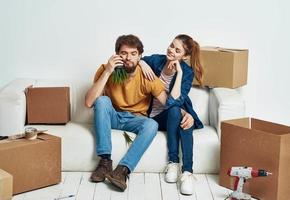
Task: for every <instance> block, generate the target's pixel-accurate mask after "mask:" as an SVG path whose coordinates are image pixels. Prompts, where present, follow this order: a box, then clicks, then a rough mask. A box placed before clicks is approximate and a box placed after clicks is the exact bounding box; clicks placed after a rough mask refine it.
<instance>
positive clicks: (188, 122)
mask: <svg viewBox="0 0 290 200" xmlns="http://www.w3.org/2000/svg"><path fill="white" fill-rule="evenodd" d="M181 114H182V120H181V122H180V127H181V128H183V129H184V130H187V129H189V128H191V127H192V126H193V124H194V119H193V117H192V116H191V114H189V113H188V112H186V111H184V110H183V109H181Z"/></svg>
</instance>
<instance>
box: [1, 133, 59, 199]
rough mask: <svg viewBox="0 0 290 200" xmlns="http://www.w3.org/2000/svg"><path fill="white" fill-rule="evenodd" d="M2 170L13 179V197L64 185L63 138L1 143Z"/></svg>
mask: <svg viewBox="0 0 290 200" xmlns="http://www.w3.org/2000/svg"><path fill="white" fill-rule="evenodd" d="M0 168H1V169H3V170H5V171H7V172H8V173H9V174H11V175H12V176H13V194H18V193H21V192H26V191H30V190H34V189H37V188H42V187H45V186H49V185H53V184H57V183H59V182H60V181H61V138H60V137H56V136H53V135H49V134H40V135H38V138H37V139H35V140H27V139H18V140H11V141H9V140H2V141H1V142H0Z"/></svg>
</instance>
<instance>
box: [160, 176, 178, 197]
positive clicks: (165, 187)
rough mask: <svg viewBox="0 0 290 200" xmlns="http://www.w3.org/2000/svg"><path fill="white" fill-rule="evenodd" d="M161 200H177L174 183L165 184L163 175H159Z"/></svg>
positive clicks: (176, 189)
mask: <svg viewBox="0 0 290 200" xmlns="http://www.w3.org/2000/svg"><path fill="white" fill-rule="evenodd" d="M159 179H160V183H161V195H162V200H177V199H178V200H179V191H178V188H177V184H176V183H166V182H165V180H164V173H161V174H160V175H159Z"/></svg>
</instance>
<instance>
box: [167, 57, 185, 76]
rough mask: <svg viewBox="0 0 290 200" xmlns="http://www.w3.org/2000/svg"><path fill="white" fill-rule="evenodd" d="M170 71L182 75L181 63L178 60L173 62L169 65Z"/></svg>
mask: <svg viewBox="0 0 290 200" xmlns="http://www.w3.org/2000/svg"><path fill="white" fill-rule="evenodd" d="M168 69H171V70H174V71H175V72H177V73H182V69H181V66H180V62H179V61H178V60H172V61H170V62H169V64H168Z"/></svg>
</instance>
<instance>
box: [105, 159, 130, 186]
mask: <svg viewBox="0 0 290 200" xmlns="http://www.w3.org/2000/svg"><path fill="white" fill-rule="evenodd" d="M128 173H129V172H128V169H127V167H125V166H122V165H118V166H117V167H116V169H114V171H112V172H110V173H108V174H106V175H105V176H106V178H107V179H108V180H109V181H110V182H111V183H112V184H113V185H114V186H116V187H117V188H119V189H120V190H121V191H125V190H126V188H127V184H126V182H127V178H129V176H128Z"/></svg>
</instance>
